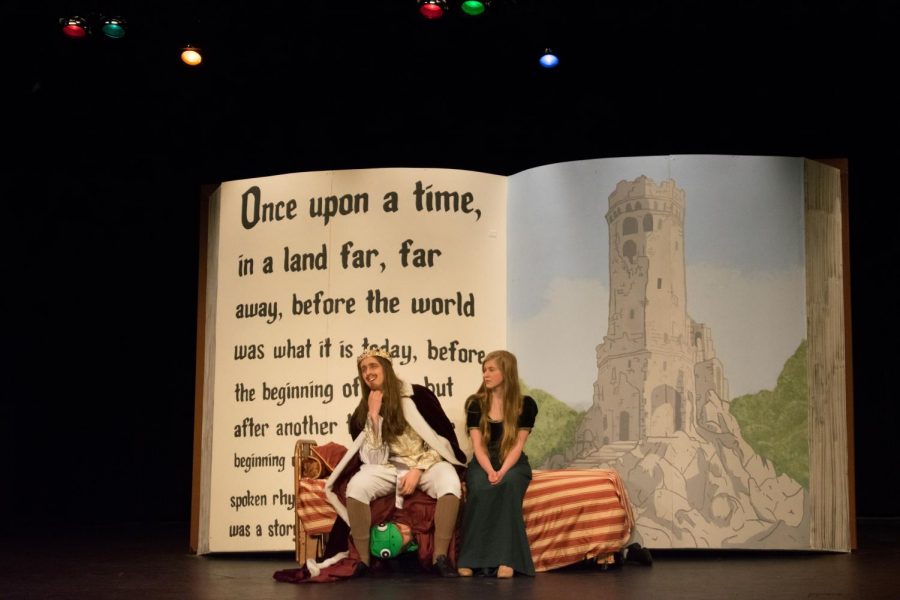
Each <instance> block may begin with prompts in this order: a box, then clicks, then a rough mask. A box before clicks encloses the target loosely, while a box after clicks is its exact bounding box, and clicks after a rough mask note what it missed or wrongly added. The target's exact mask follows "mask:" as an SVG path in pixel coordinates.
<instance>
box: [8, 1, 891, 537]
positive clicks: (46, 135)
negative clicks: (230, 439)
mask: <svg viewBox="0 0 900 600" xmlns="http://www.w3.org/2000/svg"><path fill="white" fill-rule="evenodd" d="M240 4H242V5H243V6H240V7H237V6H231V5H226V4H225V3H212V2H209V3H206V2H199V1H196V0H193V1H187V2H171V1H168V0H163V1H161V2H153V3H150V2H132V3H121V2H110V3H103V2H99V1H91V2H86V3H82V4H78V3H74V2H68V3H64V2H46V3H33V2H26V1H18V2H12V3H7V4H6V5H5V6H9V7H11V8H4V11H6V12H7V13H11V14H7V15H6V16H7V17H8V18H10V19H11V20H10V21H9V23H10V26H9V27H8V28H7V29H9V30H10V31H9V32H8V35H7V36H6V37H5V38H4V40H3V50H4V52H3V57H4V58H3V75H2V78H3V82H4V88H6V90H7V91H6V92H5V93H4V94H3V96H4V98H5V99H6V102H4V106H5V109H4V113H5V114H4V116H5V118H4V119H3V132H2V144H3V146H4V149H5V153H4V156H5V157H6V158H5V159H3V160H2V162H0V165H2V166H0V174H2V181H0V194H2V196H0V197H2V200H3V219H2V223H3V235H2V239H3V246H2V248H3V258H4V260H3V265H4V268H3V279H4V285H3V288H4V293H3V317H4V319H3V321H4V327H3V338H2V343H3V346H4V347H5V352H4V355H5V357H6V358H5V359H4V360H3V365H4V368H3V372H4V377H3V383H2V385H3V396H2V397H3V401H2V408H3V413H2V419H0V423H2V432H0V433H2V437H0V439H2V451H3V452H2V461H3V466H2V473H3V478H2V480H0V481H2V484H0V490H2V494H0V497H2V506H0V509H2V512H0V514H2V515H3V519H2V528H3V529H23V530H31V529H41V528H46V527H50V526H60V525H61V526H63V527H68V526H77V525H85V524H106V525H109V524H115V523H117V522H121V521H144V522H150V523H153V522H163V521H175V522H187V521H188V519H189V514H190V482H191V456H192V435H193V407H194V361H195V354H194V352H195V341H196V340H195V327H196V300H197V294H196V291H197V264H198V236H197V231H198V202H199V197H200V189H201V186H202V185H204V184H214V183H217V182H220V181H225V180H231V179H239V178H245V177H256V176H263V175H272V174H279V173H286V172H295V171H309V170H325V169H348V168H365V167H445V168H460V169H471V170H478V171H485V172H491V173H498V174H504V175H508V174H512V173H515V172H518V171H522V170H525V169H528V168H530V167H533V166H537V165H543V164H549V163H554V162H561V161H570V160H577V159H591V158H602V157H610V156H638V155H658V154H690V153H703V154H707V153H708V154H764V155H787V156H807V157H825V158H827V157H844V158H848V159H849V174H850V177H849V183H850V223H849V228H850V258H851V278H852V286H853V287H852V324H853V357H852V358H853V376H854V377H853V380H854V386H855V391H854V403H855V415H854V418H855V429H854V431H855V438H856V447H855V465H856V479H857V514H858V515H860V516H863V517H884V516H893V517H896V516H900V515H898V508H897V504H896V501H895V498H896V497H897V496H898V491H900V490H898V484H897V479H896V477H895V476H894V474H893V471H894V469H893V468H892V467H893V463H894V458H895V456H894V455H895V453H894V450H895V448H894V443H893V439H894V436H895V435H896V432H897V427H898V409H897V395H896V393H895V386H894V381H895V377H896V375H895V369H896V368H897V365H896V362H897V358H898V351H897V344H898V339H900V336H898V334H900V328H898V325H897V321H898V319H897V316H896V314H895V313H896V309H895V305H896V299H897V295H896V294H897V292H896V291H895V290H896V279H897V273H898V269H897V264H898V259H900V256H898V251H897V245H896V243H895V241H896V237H897V225H896V221H897V220H896V216H895V213H896V211H895V210H894V206H895V205H896V203H897V201H898V199H897V195H898V194H897V189H898V185H897V183H898V182H897V174H896V171H897V169H896V166H895V165H894V156H895V154H896V152H895V150H894V146H895V145H896V141H897V134H898V127H897V117H896V106H897V100H898V97H897V94H896V92H894V91H893V90H894V88H895V87H896V86H895V82H894V81H893V79H895V78H896V72H897V64H896V63H897V56H898V50H897V46H896V34H895V33H894V30H895V28H896V26H897V24H898V19H897V9H896V8H895V5H894V3H892V2H887V1H884V2H872V3H868V6H867V7H865V8H860V7H858V6H857V5H856V4H855V3H850V2H840V1H836V0H829V1H824V2H806V1H801V0H782V1H779V2H766V1H752V0H748V1H741V2H724V3H723V2H718V3H708V4H707V3H704V2H690V1H684V0H676V1H672V2H662V1H647V0H629V1H628V2H619V3H609V2H602V3H601V2H585V1H580V2H578V1H574V0H544V1H539V0H518V1H507V2H504V1H502V0H494V6H493V7H492V9H493V10H492V12H491V13H490V14H488V15H486V16H485V17H484V18H483V19H482V20H480V21H474V22H472V21H466V20H463V19H461V18H460V17H459V15H455V16H453V15H451V16H448V18H447V19H446V20H445V21H444V22H436V23H432V22H425V21H423V20H421V19H420V18H419V17H418V15H417V14H416V12H415V2H414V0H393V1H381V2H371V3H364V2H359V1H356V0H353V1H349V2H347V1H345V2H341V3H338V2H335V1H333V0H310V1H303V2H292V3H281V2H269V1H266V0H260V1H256V2H253V3H240ZM251 4H252V5H251ZM67 11H71V12H75V13H79V12H80V13H82V14H89V13H90V12H121V13H122V14H123V15H124V16H125V17H126V18H128V19H129V20H130V24H131V30H130V32H129V35H128V36H127V37H126V38H125V39H124V40H121V41H122V43H121V44H118V45H117V44H113V43H104V42H108V40H103V39H99V38H96V37H95V38H92V39H89V40H85V43H82V44H72V43H69V42H68V41H67V40H64V39H62V38H61V36H59V35H58V32H57V28H56V23H55V21H56V19H57V18H59V17H60V16H63V15H64V14H65V13H66V12H67ZM192 29H196V30H197V32H192V31H191V30H192ZM190 33H195V34H194V35H189V34H190ZM185 41H192V42H193V43H195V44H198V45H201V46H202V47H203V48H204V49H205V50H207V52H208V56H207V62H206V63H205V64H204V65H203V66H202V67H201V68H200V69H197V70H190V69H187V68H185V67H184V66H183V65H181V64H180V62H179V61H178V56H177V53H178V48H179V46H180V45H183V43H184V42H185ZM545 45H551V46H553V47H554V48H556V49H558V51H559V53H560V54H561V55H562V57H563V63H562V65H561V67H560V68H559V69H558V70H557V71H555V72H543V71H540V70H539V69H538V68H537V66H536V60H537V56H538V53H539V52H540V50H541V49H542V48H543V46H545ZM606 193H607V192H605V191H600V194H601V195H602V196H605V194H606Z"/></svg>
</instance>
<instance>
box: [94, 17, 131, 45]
mask: <svg viewBox="0 0 900 600" xmlns="http://www.w3.org/2000/svg"><path fill="white" fill-rule="evenodd" d="M101 22H102V23H103V24H102V25H101V26H100V31H102V32H103V35H105V36H106V37H108V38H111V39H114V40H119V39H122V38H123V37H125V20H124V19H121V18H119V17H105V18H103V19H102V20H101Z"/></svg>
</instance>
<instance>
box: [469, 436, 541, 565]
mask: <svg viewBox="0 0 900 600" xmlns="http://www.w3.org/2000/svg"><path fill="white" fill-rule="evenodd" d="M490 458H491V463H492V464H493V465H494V468H495V469H499V468H500V464H501V463H500V462H499V460H498V456H497V454H496V453H495V452H491V453H490ZM529 483H531V465H529V464H528V457H527V456H525V453H524V452H523V453H522V455H521V456H520V457H519V460H518V461H517V462H516V464H515V465H513V467H512V468H511V469H510V470H509V471H508V472H507V473H506V475H504V476H503V479H502V480H501V481H500V483H498V484H497V485H491V483H490V482H489V481H488V478H487V473H485V471H484V469H482V468H481V465H479V464H478V461H477V460H476V459H475V458H473V459H472V461H471V462H470V463H469V467H468V471H467V472H466V488H467V491H466V503H465V507H464V509H463V526H462V550H461V552H460V555H459V560H458V561H457V562H458V566H460V567H468V568H470V569H496V568H497V567H498V566H500V565H506V566H508V567H512V568H513V569H514V570H515V571H516V573H519V574H523V575H534V562H533V561H532V560H531V548H529V546H528V536H527V535H526V534H525V521H524V519H523V518H522V499H523V498H524V497H525V491H526V490H527V489H528V484H529Z"/></svg>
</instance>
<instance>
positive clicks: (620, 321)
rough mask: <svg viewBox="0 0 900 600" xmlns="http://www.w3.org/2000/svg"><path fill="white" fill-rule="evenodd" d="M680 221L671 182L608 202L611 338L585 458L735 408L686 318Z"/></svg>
mask: <svg viewBox="0 0 900 600" xmlns="http://www.w3.org/2000/svg"><path fill="white" fill-rule="evenodd" d="M684 215H685V206H684V191H682V190H681V189H678V188H677V187H676V186H675V182H674V181H672V180H668V181H664V182H662V183H661V184H659V185H656V184H654V182H653V181H651V180H650V179H648V178H647V177H643V176H642V177H639V178H638V179H636V180H635V181H633V182H626V181H622V182H619V184H618V185H617V186H616V190H615V192H614V193H613V194H612V195H611V196H610V198H609V212H607V213H606V221H607V223H608V225H609V256H610V260H609V262H610V265H609V272H610V295H609V329H608V333H607V335H606V337H605V338H604V341H603V343H602V344H600V345H599V346H598V347H597V380H596V382H595V383H594V398H593V404H592V406H591V408H590V409H589V410H588V411H587V414H586V416H585V419H584V421H583V422H582V425H581V427H580V428H579V432H578V437H577V439H578V443H579V446H580V450H581V452H579V454H582V455H584V454H585V452H586V451H588V450H589V449H590V448H597V449H599V448H600V447H602V446H606V445H608V444H610V443H613V442H624V443H626V444H625V445H626V446H627V443H628V442H632V445H634V443H636V442H637V441H638V440H642V439H646V438H655V437H670V436H671V435H672V434H673V433H674V432H676V431H685V432H694V423H695V421H696V418H695V411H696V409H697V408H698V407H697V402H698V399H701V401H702V399H703V398H705V397H706V394H707V392H708V391H710V390H712V391H714V392H715V393H716V394H717V395H718V396H719V397H720V398H722V399H725V400H727V399H728V398H729V395H728V381H727V379H726V378H725V376H724V369H723V367H722V363H721V362H720V361H719V359H718V358H716V354H715V349H714V347H713V340H712V332H711V331H710V329H709V328H708V327H706V326H705V325H703V324H702V323H697V322H696V321H694V320H693V319H691V318H690V317H689V316H688V314H687V286H686V284H685V264H684Z"/></svg>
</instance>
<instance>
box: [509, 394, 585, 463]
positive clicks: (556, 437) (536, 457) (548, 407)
mask: <svg viewBox="0 0 900 600" xmlns="http://www.w3.org/2000/svg"><path fill="white" fill-rule="evenodd" d="M519 383H520V385H521V386H522V393H523V394H525V395H528V396H531V397H532V398H534V401H535V402H536V403H537V406H538V416H537V421H536V422H535V424H534V431H532V432H531V435H529V436H528V441H527V442H526V443H525V454H527V455H528V462H529V463H531V467H532V468H533V469H540V468H541V466H542V465H543V464H544V463H545V462H546V461H547V459H549V458H550V457H551V456H553V455H554V454H563V453H564V452H565V449H566V448H568V447H570V446H571V445H572V444H573V443H574V441H575V428H576V427H577V426H578V423H579V421H581V418H582V415H583V413H580V412H578V411H576V410H574V409H572V408H569V406H568V405H566V404H564V403H562V402H560V401H559V400H557V399H556V398H554V397H553V395H552V394H550V393H548V392H545V391H544V390H540V389H531V388H529V387H528V386H527V385H525V382H524V381H520V382H519Z"/></svg>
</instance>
